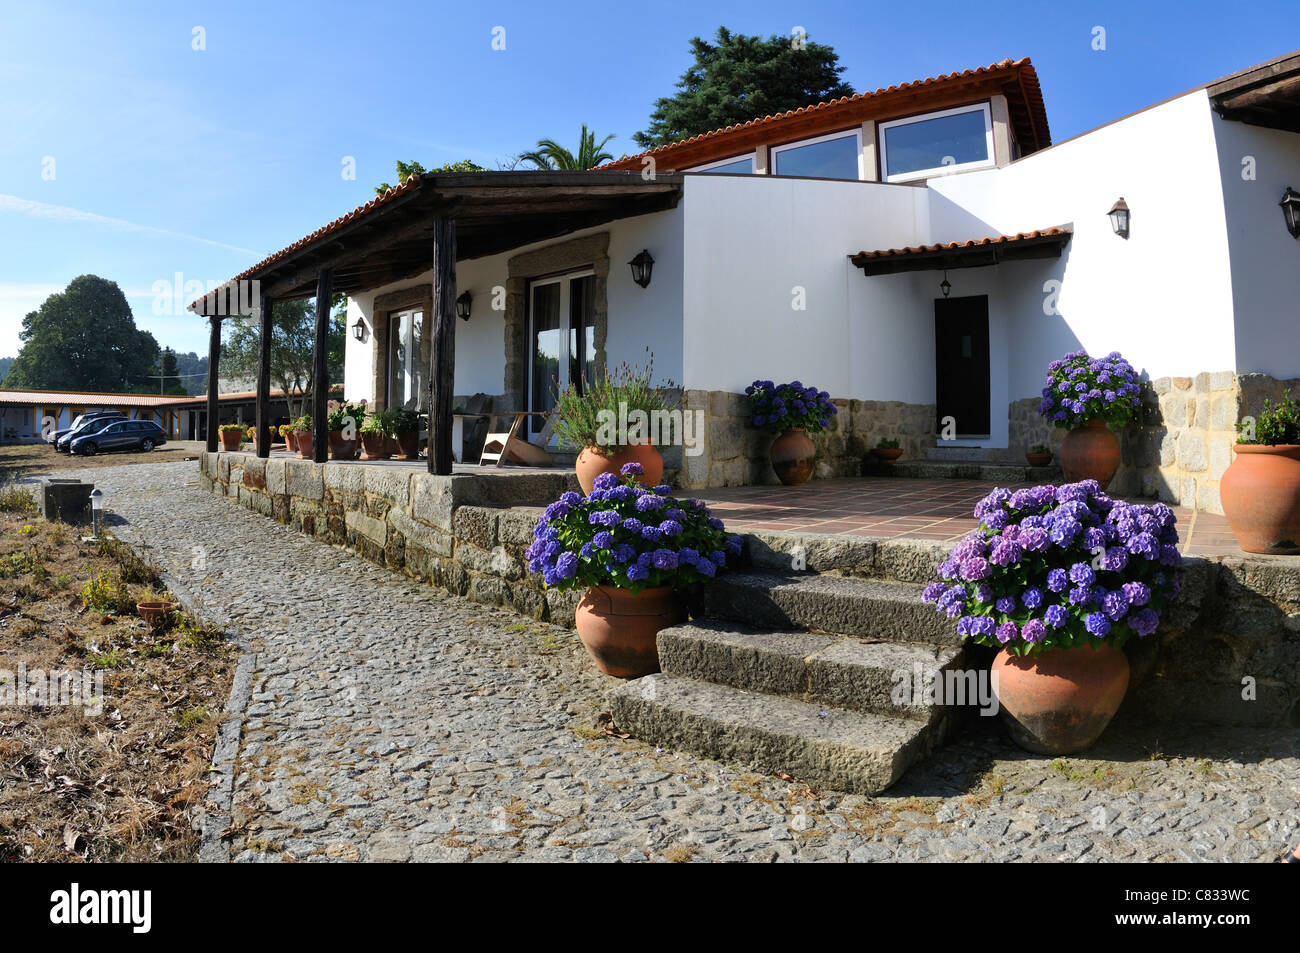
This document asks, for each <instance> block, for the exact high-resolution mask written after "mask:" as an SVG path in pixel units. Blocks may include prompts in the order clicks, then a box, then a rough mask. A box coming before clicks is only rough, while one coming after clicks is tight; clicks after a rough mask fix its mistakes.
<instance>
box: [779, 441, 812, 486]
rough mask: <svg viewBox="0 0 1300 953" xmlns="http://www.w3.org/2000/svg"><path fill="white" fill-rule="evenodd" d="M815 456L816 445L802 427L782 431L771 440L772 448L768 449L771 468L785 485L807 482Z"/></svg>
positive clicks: (810, 475)
mask: <svg viewBox="0 0 1300 953" xmlns="http://www.w3.org/2000/svg"><path fill="white" fill-rule="evenodd" d="M816 458H817V447H816V445H814V444H813V442H812V438H811V437H809V436H808V432H807V431H806V430H804V429H803V428H802V427H791V428H790V429H789V430H785V431H782V432H781V435H780V436H779V437H777V438H776V439H775V440H773V441H772V449H771V450H769V451H768V459H770V460H771V461H772V469H773V470H775V471H776V475H777V478H778V479H779V480H780V481H781V482H782V483H784V484H785V485H786V486H798V485H799V484H801V483H807V482H808V480H809V479H811V477H812V475H813V461H814V460H815V459H816Z"/></svg>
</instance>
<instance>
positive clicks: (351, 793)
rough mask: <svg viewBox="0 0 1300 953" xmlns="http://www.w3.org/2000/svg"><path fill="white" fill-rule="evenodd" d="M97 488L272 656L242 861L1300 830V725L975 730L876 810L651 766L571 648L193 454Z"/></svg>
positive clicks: (943, 844)
mask: <svg viewBox="0 0 1300 953" xmlns="http://www.w3.org/2000/svg"><path fill="white" fill-rule="evenodd" d="M93 479H94V480H95V481H96V482H97V483H98V484H99V485H100V486H101V487H103V488H104V490H105V492H106V493H107V494H108V505H109V507H110V509H111V510H112V511H114V513H115V514H116V516H117V517H119V518H120V519H121V520H124V521H125V525H122V526H120V528H119V532H120V535H122V536H124V537H126V538H131V539H134V540H137V541H139V540H143V541H147V544H148V546H149V547H150V549H151V553H150V557H151V558H152V559H153V560H154V561H155V562H156V563H158V564H160V565H162V566H165V567H166V568H167V569H168V570H169V571H170V572H171V573H172V574H174V576H175V577H176V578H177V579H178V580H180V581H181V582H183V583H184V585H185V586H186V587H187V588H188V589H189V590H190V591H191V593H192V594H193V595H194V597H195V598H196V599H197V601H198V602H199V603H200V605H201V607H202V610H203V611H204V613H205V614H206V613H212V614H214V615H215V616H217V617H218V618H223V617H224V618H227V619H228V620H229V624H230V625H231V626H232V627H233V628H234V629H237V630H238V631H239V633H241V635H242V637H243V638H245V639H246V640H247V641H248V642H249V644H250V646H251V648H252V650H253V651H254V652H255V653H256V661H255V665H254V667H253V677H252V695H251V698H250V702H249V707H248V708H247V712H246V720H245V724H244V734H243V738H242V741H241V742H240V748H239V760H238V766H237V769H236V776H235V777H236V780H235V788H234V792H235V793H234V804H233V814H234V823H233V824H232V826H231V828H230V829H229V832H228V836H227V837H226V838H225V840H224V843H225V844H226V845H228V848H229V853H230V856H231V857H232V858H233V859H235V860H238V861H261V860H271V861H274V860H287V859H297V860H312V861H318V860H331V859H333V860H376V861H378V860H458V861H459V860H476V861H501V860H578V861H612V860H624V861H644V860H675V861H683V860H695V861H712V860H754V861H777V860H802V861H809V860H833V861H845V860H852V861H878V860H890V859H899V860H989V861H1008V860H1081V861H1105V860H1117V859H1132V860H1189V861H1190V860H1262V861H1268V860H1274V859H1276V858H1277V856H1278V855H1279V854H1280V853H1281V852H1282V851H1283V850H1284V849H1285V848H1286V847H1287V846H1288V845H1289V844H1290V843H1291V842H1292V841H1294V840H1295V839H1296V837H1297V836H1300V834H1298V832H1297V818H1298V816H1300V804H1298V800H1300V745H1298V744H1297V740H1296V733H1295V732H1294V730H1285V731H1283V730H1280V729H1279V730H1277V731H1272V732H1269V731H1263V730H1260V729H1250V730H1245V731H1223V730H1215V731H1210V730H1206V729H1182V728H1180V727H1179V726H1160V727H1155V726H1150V725H1141V724H1134V723H1131V722H1125V721H1123V719H1122V718H1121V719H1120V720H1117V722H1116V724H1115V725H1113V726H1112V728H1111V730H1110V732H1109V733H1108V735H1107V737H1106V739H1105V740H1104V742H1103V744H1102V745H1100V746H1099V747H1098V748H1097V749H1094V751H1092V752H1090V753H1089V755H1090V756H1089V757H1088V758H1068V759H1065V760H1057V761H1051V760H1048V759H1042V758H1038V757H1035V756H1031V755H1027V754H1025V753H1023V752H1021V751H1019V750H1018V749H1016V748H1015V747H1013V746H1012V745H1011V744H1010V743H1009V742H1007V741H1006V740H1005V737H1004V736H1003V734H1002V733H1001V731H1000V730H999V728H998V727H997V725H996V724H995V723H994V720H993V719H977V720H976V722H977V723H976V724H974V725H973V726H972V727H971V728H970V729H968V730H967V731H966V732H965V734H963V735H962V736H961V737H960V738H959V739H957V740H956V741H955V742H954V743H952V744H950V745H949V746H947V747H946V748H944V749H943V750H942V751H941V752H940V753H939V754H938V755H937V756H936V757H934V758H932V759H931V760H930V761H929V762H927V763H926V764H923V765H922V766H920V767H918V768H916V769H913V771H912V772H910V773H909V775H908V776H907V777H906V778H904V779H903V781H902V782H901V783H900V784H898V785H896V786H895V788H894V789H892V790H891V791H889V792H888V794H887V796H884V797H877V798H865V797H859V796H851V795H842V794H838V793H834V792H829V791H811V790H809V789H808V788H807V787H806V786H804V785H803V784H800V783H798V782H797V781H793V782H792V781H782V780H779V779H776V778H769V777H761V776H757V775H754V774H752V773H747V772H745V771H743V770H739V769H736V768H734V767H729V766H725V765H719V764H717V763H715V762H711V761H704V760H693V759H692V758H691V757H689V756H687V755H684V754H679V753H676V752H672V751H657V750H655V749H654V748H652V747H649V746H647V745H643V744H640V743H638V742H635V741H631V740H624V739H619V738H617V737H611V736H608V735H604V734H602V733H601V730H600V729H599V728H598V727H597V726H598V716H599V715H600V713H601V712H602V710H603V708H604V706H603V704H602V693H603V690H604V689H605V688H607V687H608V685H609V683H608V681H607V680H606V679H604V677H603V676H600V675H598V674H597V673H596V672H595V670H594V668H593V666H592V665H591V664H590V663H589V662H588V661H587V659H586V657H585V655H584V654H583V652H582V649H581V646H580V645H578V643H577V640H576V637H575V636H574V635H573V633H572V632H570V631H567V630H564V629H560V628H556V627H553V626H549V625H544V624H540V623H536V622H533V621H531V620H528V619H523V618H520V617H519V616H516V615H514V614H512V613H509V612H505V611H498V610H494V609H491V608H486V607H484V606H481V605H478V604H475V603H471V602H468V601H465V600H462V599H459V598H455V597H451V596H448V595H446V594H445V593H443V592H441V591H439V590H435V589H432V588H430V587H428V586H423V585H420V584H418V583H416V582H414V581H412V580H409V579H407V578H405V577H402V576H399V575H396V574H394V573H392V572H390V571H388V570H385V569H381V568H379V567H376V566H373V565H371V564H369V563H366V562H364V561H362V560H361V559H359V558H357V557H355V556H352V555H350V554H348V553H345V552H343V551H341V550H336V549H333V548H331V547H329V546H326V545H324V544H321V543H318V542H315V541H313V540H310V539H307V538H305V537H303V536H301V535H299V534H298V533H296V532H294V531H292V530H289V529H287V528H285V527H282V526H280V525H278V524H276V523H274V522H273V521H271V520H269V519H267V518H265V517H262V516H259V515H256V514H254V513H252V512H250V511H248V510H246V509H244V508H243V507H240V506H237V505H235V504H233V503H228V502H226V501H225V500H223V499H220V498H216V497H213V496H210V495H209V494H207V493H205V492H203V491H202V489H201V488H200V487H199V485H198V467H197V465H196V464H194V463H186V464H160V465H157V466H147V467H122V468H116V469H101V470H98V471H96V472H95V473H94V474H93ZM196 557H201V558H202V559H204V560H205V561H206V562H205V564H204V563H199V564H195V563H194V560H195V559H196ZM196 566H197V567H199V568H196Z"/></svg>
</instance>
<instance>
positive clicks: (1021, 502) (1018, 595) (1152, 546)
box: [924, 480, 1182, 655]
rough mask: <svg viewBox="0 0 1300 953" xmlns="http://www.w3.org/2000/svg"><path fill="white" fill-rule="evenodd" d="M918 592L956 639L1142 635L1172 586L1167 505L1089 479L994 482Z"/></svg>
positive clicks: (1005, 641)
mask: <svg viewBox="0 0 1300 953" xmlns="http://www.w3.org/2000/svg"><path fill="white" fill-rule="evenodd" d="M975 516H976V518H977V519H979V521H980V524H979V527H978V528H977V529H976V530H975V531H974V532H972V533H971V534H970V535H968V536H967V537H966V538H965V539H963V540H962V541H961V542H960V543H958V544H957V546H956V547H954V548H953V551H952V554H951V556H950V557H949V558H948V559H947V560H946V561H945V562H944V563H943V564H942V565H940V566H939V576H940V577H941V579H942V580H943V581H941V582H934V583H931V584H930V585H929V586H927V587H926V588H925V592H924V598H925V600H926V601H927V602H933V603H935V604H936V608H937V609H938V611H940V612H943V613H946V614H947V616H948V617H949V618H950V619H956V620H957V632H958V634H959V635H961V636H962V637H963V638H966V639H970V640H971V641H973V642H978V643H979V644H981V645H988V646H992V647H994V648H1000V647H1004V646H1005V647H1006V648H1007V649H1008V650H1009V651H1010V652H1012V653H1013V654H1016V655H1031V654H1038V653H1039V652H1041V651H1042V650H1043V649H1046V648H1053V647H1062V648H1068V647H1071V646H1076V645H1086V644H1091V645H1094V646H1095V645H1101V644H1110V645H1113V646H1115V647H1116V648H1118V647H1120V646H1121V645H1123V644H1124V642H1125V641H1126V640H1127V639H1128V637H1129V636H1130V635H1131V634H1133V633H1136V634H1137V635H1138V636H1140V637H1145V636H1149V635H1151V634H1152V633H1153V632H1155V631H1156V628H1157V626H1158V625H1159V624H1160V612H1161V610H1162V609H1163V608H1164V607H1165V606H1166V605H1167V604H1168V603H1169V601H1170V600H1171V599H1173V598H1175V597H1176V596H1177V595H1178V567H1179V565H1180V564H1181V563H1182V556H1181V555H1180V553H1179V552H1178V531H1177V529H1176V528H1175V526H1174V524H1175V522H1176V517H1175V516H1174V512H1173V510H1171V509H1170V508H1169V507H1168V506H1165V505H1164V504H1163V503H1156V504H1153V505H1150V506H1145V505H1137V504H1132V503H1124V502H1121V501H1118V500H1112V499H1111V498H1110V497H1109V496H1107V495H1106V494H1105V493H1103V492H1102V491H1101V487H1100V485H1099V484H1098V483H1097V481H1096V480H1084V481H1083V482H1082V483H1069V484H1066V485H1065V486H1060V487H1053V486H1050V485H1045V486H1035V487H1030V488H1028V489H1023V490H1016V491H1015V492H1014V493H1013V492H1011V491H1009V490H1004V489H997V490H994V491H993V492H992V493H990V494H989V495H988V496H986V497H985V498H984V499H983V500H981V501H980V502H979V503H978V504H977V505H976V507H975Z"/></svg>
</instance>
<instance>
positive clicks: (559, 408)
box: [555, 355, 675, 452]
mask: <svg viewBox="0 0 1300 953" xmlns="http://www.w3.org/2000/svg"><path fill="white" fill-rule="evenodd" d="M653 376H654V355H650V357H649V359H648V361H647V363H646V364H645V365H644V366H641V365H632V364H628V363H623V364H620V365H619V366H618V367H617V368H615V369H614V370H613V371H612V372H611V373H609V374H607V375H605V377H603V378H601V379H600V380H597V381H588V380H586V379H585V378H584V379H583V382H582V386H581V388H579V387H577V386H575V385H570V386H569V387H567V388H565V390H564V391H563V392H562V393H560V394H558V395H557V396H556V400H555V412H556V413H557V414H558V415H559V419H558V420H557V421H556V424H555V433H556V434H557V435H558V436H559V438H560V439H561V440H562V441H564V442H565V443H567V444H569V445H570V446H572V447H598V448H600V449H601V450H604V451H607V452H617V451H619V450H622V449H623V448H624V447H626V446H628V445H629V444H636V445H640V444H645V443H649V442H650V441H651V439H652V438H653V436H654V433H653V432H652V425H653V423H654V422H655V421H657V420H658V419H660V418H657V417H656V416H655V415H656V414H662V413H663V412H664V411H665V410H667V409H668V407H669V406H670V404H671V403H672V400H671V396H670V394H669V391H670V389H671V388H673V387H674V386H675V385H674V384H673V383H672V381H668V382H666V383H665V384H664V385H663V386H656V385H655V384H653V383H651V381H652V379H653ZM621 423H625V424H626V427H625V428H624V427H623V426H621Z"/></svg>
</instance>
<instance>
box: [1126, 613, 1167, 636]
mask: <svg viewBox="0 0 1300 953" xmlns="http://www.w3.org/2000/svg"><path fill="white" fill-rule="evenodd" d="M1128 624H1129V627H1130V628H1132V629H1133V631H1134V632H1136V633H1137V634H1138V635H1140V636H1141V637H1142V638H1146V637H1147V636H1148V635H1150V634H1151V633H1152V632H1154V631H1155V630H1156V627H1157V626H1159V625H1160V616H1159V615H1157V614H1156V612H1155V610H1153V609H1141V610H1139V611H1137V612H1135V613H1133V615H1131V616H1129V620H1128Z"/></svg>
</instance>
